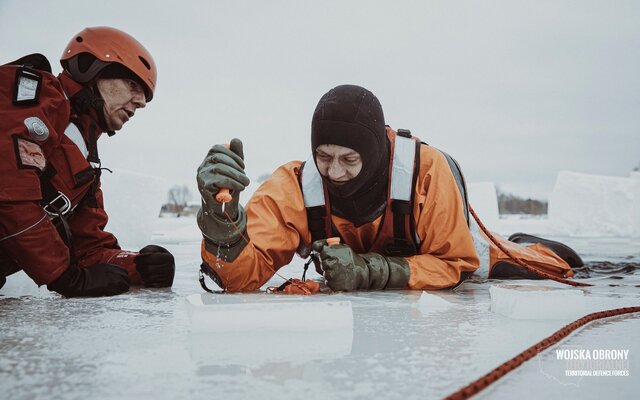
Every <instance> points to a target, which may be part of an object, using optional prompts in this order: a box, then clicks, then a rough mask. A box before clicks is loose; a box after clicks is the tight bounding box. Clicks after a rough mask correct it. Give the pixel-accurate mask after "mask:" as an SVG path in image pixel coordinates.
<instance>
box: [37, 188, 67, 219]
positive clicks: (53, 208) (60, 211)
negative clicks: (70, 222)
mask: <svg viewBox="0 0 640 400" xmlns="http://www.w3.org/2000/svg"><path fill="white" fill-rule="evenodd" d="M42 208H43V209H44V211H45V212H46V213H47V214H48V215H49V217H51V218H56V217H59V216H64V215H67V214H69V212H71V209H72V207H71V200H69V198H68V197H67V196H66V195H65V194H64V193H62V192H58V195H57V196H56V197H54V198H53V200H51V201H50V202H49V203H47V204H45V205H44V206H43V207H42Z"/></svg>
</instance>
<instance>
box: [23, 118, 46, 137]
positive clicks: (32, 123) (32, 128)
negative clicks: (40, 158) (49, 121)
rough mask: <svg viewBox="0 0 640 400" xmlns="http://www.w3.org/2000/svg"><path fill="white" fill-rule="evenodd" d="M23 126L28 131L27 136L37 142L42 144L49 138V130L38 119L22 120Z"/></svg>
mask: <svg viewBox="0 0 640 400" xmlns="http://www.w3.org/2000/svg"><path fill="white" fill-rule="evenodd" d="M24 125H25V126H26V127H27V129H28V130H29V136H31V138H32V139H33V140H36V141H38V142H44V141H45V140H47V138H48V137H49V128H47V125H46V124H45V123H44V122H42V120H41V119H40V118H38V117H28V118H25V120H24Z"/></svg>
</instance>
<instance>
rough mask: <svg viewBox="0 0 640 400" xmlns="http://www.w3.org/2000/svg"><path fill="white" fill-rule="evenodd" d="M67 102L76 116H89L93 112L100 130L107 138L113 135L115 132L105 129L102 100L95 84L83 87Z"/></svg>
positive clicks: (105, 122)
mask: <svg viewBox="0 0 640 400" xmlns="http://www.w3.org/2000/svg"><path fill="white" fill-rule="evenodd" d="M69 100H70V101H71V107H72V109H73V111H74V112H75V113H76V114H78V115H85V114H86V115H90V114H91V111H95V117H96V118H97V121H96V122H97V123H98V127H99V128H100V130H101V131H103V132H107V134H108V135H109V136H113V135H115V132H114V131H112V130H109V128H108V127H107V121H106V119H105V117H104V99H103V98H102V96H101V95H100V91H99V90H98V86H97V85H96V83H95V82H94V83H93V84H91V85H85V86H84V87H83V88H82V90H80V91H79V92H78V93H76V94H75V95H74V96H72V97H71V99H69Z"/></svg>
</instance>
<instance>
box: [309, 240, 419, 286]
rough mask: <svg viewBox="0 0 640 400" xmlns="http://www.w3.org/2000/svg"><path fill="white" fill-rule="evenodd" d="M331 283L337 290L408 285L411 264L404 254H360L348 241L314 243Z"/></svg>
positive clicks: (325, 274)
mask: <svg viewBox="0 0 640 400" xmlns="http://www.w3.org/2000/svg"><path fill="white" fill-rule="evenodd" d="M313 250H314V251H316V252H317V253H318V254H319V255H320V263H321V268H322V271H323V275H324V278H325V279H326V281H327V285H329V287H330V288H331V290H333V291H354V290H383V289H404V288H405V287H406V286H407V283H409V264H408V263H407V260H405V259H404V258H403V257H385V256H382V255H380V254H377V253H365V254H357V253H355V252H354V251H353V250H351V248H350V247H349V246H347V245H345V244H336V245H333V246H329V245H327V241H326V240H317V241H315V242H314V243H313Z"/></svg>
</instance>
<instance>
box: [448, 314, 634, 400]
mask: <svg viewBox="0 0 640 400" xmlns="http://www.w3.org/2000/svg"><path fill="white" fill-rule="evenodd" d="M636 312H640V307H625V308H616V309H613V310H606V311H600V312H595V313H592V314H588V315H585V316H584V317H582V318H580V319H579V320H576V321H574V322H572V323H570V324H569V325H566V326H564V327H563V328H562V329H560V330H558V331H557V332H555V333H554V334H553V335H551V336H549V337H547V338H546V339H544V340H542V341H540V342H538V343H536V344H534V345H533V346H531V347H529V348H528V349H526V350H525V351H523V352H522V353H520V354H518V355H517V356H515V357H513V358H512V359H510V360H508V361H506V362H504V363H502V364H500V366H498V367H497V368H495V369H494V370H493V371H491V372H489V373H488V374H486V375H484V376H483V377H481V378H479V379H477V380H476V381H474V382H471V383H470V384H468V385H467V386H465V387H463V388H462V389H460V390H458V391H457V392H455V393H453V394H450V395H449V396H447V397H446V398H445V400H463V399H468V398H470V397H471V396H475V395H476V394H478V393H479V392H480V391H481V390H484V389H486V388H487V387H488V386H489V385H491V384H492V383H494V382H496V381H497V380H498V379H500V378H502V377H503V376H505V375H506V374H508V373H509V372H511V371H513V370H514V369H516V368H518V367H519V366H520V365H522V364H523V363H524V362H526V361H528V360H530V359H531V358H533V357H535V356H536V355H538V354H539V353H540V352H541V351H544V350H545V349H547V348H549V347H550V346H552V345H554V344H556V343H558V342H559V341H560V340H562V339H564V338H565V337H567V336H568V335H569V334H570V333H571V332H573V331H575V330H576V329H578V328H580V327H581V326H583V325H585V324H588V323H589V322H592V321H595V320H597V319H601V318H608V317H613V316H616V315H622V314H630V313H636Z"/></svg>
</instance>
